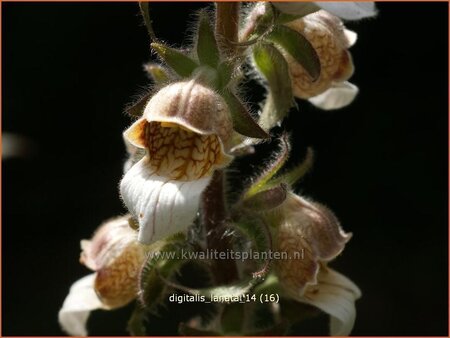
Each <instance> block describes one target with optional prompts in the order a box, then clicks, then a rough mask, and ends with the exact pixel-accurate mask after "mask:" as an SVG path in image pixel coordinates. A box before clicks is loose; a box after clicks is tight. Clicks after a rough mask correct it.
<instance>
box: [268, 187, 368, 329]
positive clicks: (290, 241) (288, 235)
mask: <svg viewBox="0 0 450 338" xmlns="http://www.w3.org/2000/svg"><path fill="white" fill-rule="evenodd" d="M279 211H280V214H279V215H278V216H277V217H274V219H276V218H278V222H277V224H275V225H276V226H277V234H276V237H275V243H274V244H275V248H276V250H277V251H278V252H285V253H286V254H287V257H288V258H287V259H284V260H277V261H276V262H275V265H274V269H275V273H276V275H277V276H278V279H279V281H280V284H281V285H282V286H283V289H284V290H285V291H286V292H287V294H288V295H290V296H291V297H292V298H294V299H296V300H298V301H301V302H304V303H308V304H311V305H314V306H316V307H318V308H320V309H321V310H323V311H324V312H326V313H328V314H330V316H331V329H332V332H331V333H332V334H333V335H346V334H349V333H350V331H351V329H352V327H353V324H354V320H355V313H356V312H355V307H354V302H355V300H356V299H357V298H359V297H360V291H359V289H358V287H357V286H356V285H355V284H353V283H352V282H351V281H349V280H348V279H347V278H345V277H344V276H342V275H340V274H338V273H337V272H335V271H333V270H331V269H329V268H328V267H327V266H326V263H327V262H329V261H330V260H332V259H334V258H335V257H336V256H337V255H339V254H340V253H341V252H342V250H343V249H344V247H345V244H346V243H347V242H348V241H349V240H350V238H351V234H347V233H345V232H344V231H343V230H342V228H341V227H340V225H339V222H338V220H337V219H336V217H335V216H334V214H333V213H332V212H331V211H330V210H328V209H327V208H325V207H324V206H321V205H319V204H316V203H312V202H310V201H308V200H306V199H304V198H302V197H300V196H297V195H294V194H292V193H291V194H289V195H288V198H287V199H286V201H285V202H284V203H283V204H282V206H281V207H280V210H279Z"/></svg>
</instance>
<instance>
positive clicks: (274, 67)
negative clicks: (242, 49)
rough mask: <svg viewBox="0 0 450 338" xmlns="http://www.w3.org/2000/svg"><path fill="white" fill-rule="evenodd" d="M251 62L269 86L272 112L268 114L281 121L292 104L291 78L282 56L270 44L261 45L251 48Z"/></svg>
mask: <svg viewBox="0 0 450 338" xmlns="http://www.w3.org/2000/svg"><path fill="white" fill-rule="evenodd" d="M253 60H254V63H255V66H256V68H257V69H258V70H259V71H260V72H261V74H262V75H263V77H264V78H265V79H266V80H267V82H268V84H269V93H270V97H271V98H272V100H273V111H268V112H267V113H269V114H274V115H275V116H276V118H275V120H277V121H281V120H282V119H283V118H284V117H285V116H286V115H287V113H288V112H289V109H290V108H291V107H292V106H293V104H294V96H293V94H292V85H291V77H290V74H289V68H288V65H287V62H286V60H285V58H284V56H283V55H282V54H281V53H280V51H279V50H278V49H277V48H275V47H274V46H273V45H272V44H269V43H261V44H257V45H255V46H254V47H253Z"/></svg>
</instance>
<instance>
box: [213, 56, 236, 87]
mask: <svg viewBox="0 0 450 338" xmlns="http://www.w3.org/2000/svg"><path fill="white" fill-rule="evenodd" d="M233 68H234V66H233V64H232V63H231V62H230V61H223V62H221V63H219V65H218V66H217V74H218V76H219V84H218V85H219V88H218V89H219V90H222V89H224V88H226V86H227V85H228V83H230V81H231V79H232V77H233V70H234V69H233Z"/></svg>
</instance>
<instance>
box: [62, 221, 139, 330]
mask: <svg viewBox="0 0 450 338" xmlns="http://www.w3.org/2000/svg"><path fill="white" fill-rule="evenodd" d="M128 218H129V217H127V216H125V217H119V218H116V219H112V220H110V221H107V222H106V223H105V224H103V225H102V226H100V228H99V229H98V230H97V232H96V233H95V235H94V237H93V238H92V240H83V241H81V248H82V253H81V257H80V262H81V263H82V264H84V265H85V266H86V267H88V268H89V269H91V270H93V271H95V273H93V274H90V275H87V276H85V277H83V278H81V279H80V280H78V281H77V282H75V283H74V284H73V285H72V286H71V288H70V291H69V294H68V296H67V297H66V299H65V301H64V304H63V306H62V308H61V310H60V311H59V315H58V319H59V322H60V324H61V326H62V328H63V329H64V331H66V332H67V333H69V334H70V335H74V336H86V335H87V331H86V323H87V320H88V318H89V314H90V312H91V311H93V310H96V309H104V310H112V309H116V308H119V307H122V306H124V305H126V304H128V303H129V302H130V301H132V300H133V299H134V298H136V293H137V279H138V272H139V270H140V267H141V265H142V263H143V261H144V258H145V251H144V247H143V246H142V245H141V244H140V243H138V241H137V239H136V232H135V231H134V230H132V229H131V228H130V226H129V224H128Z"/></svg>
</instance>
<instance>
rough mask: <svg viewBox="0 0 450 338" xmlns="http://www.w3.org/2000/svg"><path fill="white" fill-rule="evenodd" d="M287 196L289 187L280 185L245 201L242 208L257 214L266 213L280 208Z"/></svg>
mask: <svg viewBox="0 0 450 338" xmlns="http://www.w3.org/2000/svg"><path fill="white" fill-rule="evenodd" d="M286 196H287V185H286V184H284V183H280V184H279V185H277V186H275V187H273V188H269V189H267V190H263V191H260V192H258V193H256V194H255V195H253V196H252V197H250V198H248V199H246V200H244V201H243V203H242V206H243V207H244V208H246V209H251V210H254V211H257V212H261V211H262V212H265V211H269V210H272V209H274V208H276V207H278V206H280V205H281V204H282V203H283V202H284V201H285V200H286Z"/></svg>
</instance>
